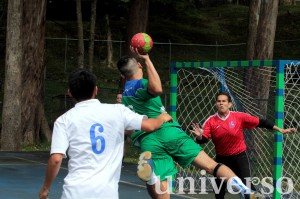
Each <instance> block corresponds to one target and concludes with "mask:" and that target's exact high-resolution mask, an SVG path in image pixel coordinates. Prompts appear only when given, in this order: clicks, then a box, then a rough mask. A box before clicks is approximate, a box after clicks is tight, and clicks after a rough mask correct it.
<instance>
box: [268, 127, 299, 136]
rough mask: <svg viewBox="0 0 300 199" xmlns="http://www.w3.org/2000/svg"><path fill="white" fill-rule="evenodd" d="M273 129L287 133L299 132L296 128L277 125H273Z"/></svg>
mask: <svg viewBox="0 0 300 199" xmlns="http://www.w3.org/2000/svg"><path fill="white" fill-rule="evenodd" d="M273 130H275V131H279V132H280V133H282V134H285V133H296V132H297V129H295V128H287V129H282V128H279V127H278V126H276V125H274V126H273Z"/></svg>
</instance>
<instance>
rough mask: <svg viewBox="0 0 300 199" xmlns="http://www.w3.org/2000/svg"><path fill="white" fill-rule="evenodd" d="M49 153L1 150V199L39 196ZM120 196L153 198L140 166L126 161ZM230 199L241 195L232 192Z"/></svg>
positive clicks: (55, 191) (57, 191) (55, 193)
mask: <svg viewBox="0 0 300 199" xmlns="http://www.w3.org/2000/svg"><path fill="white" fill-rule="evenodd" d="M48 158H49V153H48V152H31V153H24V152H0V198H1V199H35V198H38V192H39V190H40V188H41V186H42V183H43V181H44V177H45V173H46V164H47V161H48ZM67 172H68V171H67V160H64V161H63V163H62V168H61V169H60V172H59V174H58V176H57V177H56V179H55V181H54V182H53V184H52V187H51V191H50V193H49V199H59V198H60V196H61V192H62V185H63V179H64V177H65V176H66V175H67ZM119 198H120V199H141V198H142V199H150V197H149V195H148V193H147V190H146V187H145V183H144V182H142V181H140V180H139V179H138V177H137V176H136V165H133V164H125V165H124V167H123V168H122V174H121V180H120V183H119ZM171 198H174V199H179V198H206V199H210V198H214V195H213V194H211V193H210V194H207V195H189V194H185V195H175V194H172V196H171ZM226 198H228V199H229V198H232V199H237V198H239V197H237V196H233V195H228V196H227V197H226Z"/></svg>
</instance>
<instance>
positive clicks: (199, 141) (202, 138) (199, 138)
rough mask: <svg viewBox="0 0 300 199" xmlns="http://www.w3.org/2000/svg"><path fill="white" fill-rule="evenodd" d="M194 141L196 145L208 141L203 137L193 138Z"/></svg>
mask: <svg viewBox="0 0 300 199" xmlns="http://www.w3.org/2000/svg"><path fill="white" fill-rule="evenodd" d="M195 141H196V142H197V143H198V144H204V143H207V142H208V139H207V138H206V137H204V136H197V137H196V138H195Z"/></svg>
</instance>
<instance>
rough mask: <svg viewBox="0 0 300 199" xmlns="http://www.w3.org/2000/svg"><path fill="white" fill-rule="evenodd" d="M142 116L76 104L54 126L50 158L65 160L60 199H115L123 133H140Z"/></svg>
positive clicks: (105, 106)
mask: <svg viewBox="0 0 300 199" xmlns="http://www.w3.org/2000/svg"><path fill="white" fill-rule="evenodd" d="M146 118H147V117H146V116H142V115H138V114H136V113H134V112H132V111H131V110H130V109H128V108H126V107H125V106H124V105H122V104H101V103H100V102H99V100H97V99H91V100H87V101H83V102H79V103H77V104H76V105H75V107H74V108H72V109H71V110H69V111H68V112H66V113H65V114H63V115H62V116H60V117H59V118H58V119H57V120H56V121H55V124H54V129H53V135H52V144H51V154H53V153H60V154H63V155H64V157H66V151H67V150H68V156H69V163H68V170H69V173H68V175H67V176H66V178H65V179H64V185H63V194H62V198H63V199H65V198H68V199H96V198H97V199H98V198H101V199H115V198H116V199H117V198H119V194H118V183H119V179H120V173H121V163H122V157H123V145H124V131H125V130H135V129H136V130H140V129H141V124H142V120H143V119H146Z"/></svg>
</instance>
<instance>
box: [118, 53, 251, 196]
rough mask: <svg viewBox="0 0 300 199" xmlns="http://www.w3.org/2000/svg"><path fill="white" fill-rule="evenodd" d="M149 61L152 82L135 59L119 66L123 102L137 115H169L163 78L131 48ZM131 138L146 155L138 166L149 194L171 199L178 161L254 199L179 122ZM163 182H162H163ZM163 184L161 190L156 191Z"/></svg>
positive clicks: (148, 71) (249, 191)
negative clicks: (170, 182)
mask: <svg viewBox="0 0 300 199" xmlns="http://www.w3.org/2000/svg"><path fill="white" fill-rule="evenodd" d="M131 50H132V52H134V53H135V54H136V55H137V56H138V57H139V58H141V59H143V60H144V61H145V65H146V72H147V76H148V80H147V79H144V78H143V67H142V65H141V63H139V62H138V61H137V59H136V58H135V57H134V56H124V57H122V58H121V59H120V60H119V61H118V63H117V65H118V69H119V71H120V72H121V74H122V75H124V77H125V79H126V81H127V82H126V84H125V89H124V92H123V98H122V103H123V104H124V105H125V106H127V107H129V108H130V109H132V110H134V111H135V112H137V113H143V114H146V115H147V116H148V117H149V118H156V117H157V116H158V115H159V114H160V113H162V112H165V108H164V106H163V104H162V101H161V98H160V97H159V95H160V94H161V93H162V86H161V80H160V77H159V75H158V73H157V71H156V69H155V67H154V65H153V63H152V62H151V60H150V58H149V55H148V54H146V55H141V54H139V53H138V51H137V50H136V49H135V50H133V49H131ZM131 138H132V140H133V142H134V144H135V145H139V146H140V148H141V151H142V152H143V153H142V154H141V157H140V162H139V166H138V176H139V177H140V178H141V179H142V180H144V181H146V182H147V189H148V193H149V195H150V196H151V197H152V198H156V199H168V198H170V193H169V192H168V190H169V189H168V182H167V177H169V176H173V175H174V174H176V173H177V169H176V167H175V164H174V161H176V162H177V163H179V165H181V166H182V167H183V168H186V167H187V166H189V165H190V164H193V165H195V166H197V167H198V168H202V169H205V170H206V171H207V172H208V173H210V174H213V175H214V176H216V177H224V179H225V180H226V181H227V183H228V184H229V186H230V187H231V188H232V189H233V190H235V191H237V192H241V194H242V195H243V196H244V197H246V198H254V192H252V191H251V190H250V189H249V188H247V187H246V186H245V185H244V184H243V183H242V181H241V180H240V179H239V178H238V177H237V176H236V174H235V173H233V172H232V170H230V169H229V168H228V167H227V166H225V165H222V164H218V163H216V162H215V161H214V160H213V159H211V158H210V157H209V156H208V155H207V154H206V153H205V152H204V151H203V150H202V148H201V146H199V145H198V144H196V143H195V142H194V140H193V139H192V138H190V137H189V136H188V135H187V134H186V133H185V132H184V131H182V129H181V126H180V125H179V124H178V123H177V122H176V121H173V122H167V123H164V124H163V125H162V127H161V128H160V129H158V130H156V131H153V132H152V133H150V134H146V133H144V132H143V131H135V132H134V133H133V134H132V135H131ZM159 181H160V182H159ZM155 184H159V185H158V186H157V187H160V190H159V191H158V190H156V188H155V187H156V186H155Z"/></svg>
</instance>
